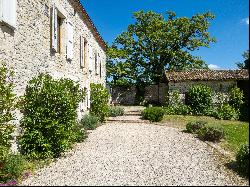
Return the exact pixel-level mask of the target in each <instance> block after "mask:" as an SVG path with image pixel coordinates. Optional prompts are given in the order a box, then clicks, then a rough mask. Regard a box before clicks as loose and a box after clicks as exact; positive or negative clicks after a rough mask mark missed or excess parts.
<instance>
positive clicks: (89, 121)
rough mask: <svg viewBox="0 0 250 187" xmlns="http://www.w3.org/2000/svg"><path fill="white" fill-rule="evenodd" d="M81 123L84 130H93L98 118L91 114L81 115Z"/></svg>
mask: <svg viewBox="0 0 250 187" xmlns="http://www.w3.org/2000/svg"><path fill="white" fill-rule="evenodd" d="M81 125H82V126H83V127H84V128H85V129H86V130H94V129H96V128H97V125H98V118H97V117H96V116H94V115H91V114H86V115H85V116H83V118H82V119H81Z"/></svg>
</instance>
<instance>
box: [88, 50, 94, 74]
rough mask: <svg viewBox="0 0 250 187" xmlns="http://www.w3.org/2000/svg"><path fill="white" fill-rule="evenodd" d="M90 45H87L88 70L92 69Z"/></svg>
mask: <svg viewBox="0 0 250 187" xmlns="http://www.w3.org/2000/svg"><path fill="white" fill-rule="evenodd" d="M92 52H93V51H92V47H91V45H88V53H89V55H88V62H89V71H91V72H92V71H93V64H92Z"/></svg>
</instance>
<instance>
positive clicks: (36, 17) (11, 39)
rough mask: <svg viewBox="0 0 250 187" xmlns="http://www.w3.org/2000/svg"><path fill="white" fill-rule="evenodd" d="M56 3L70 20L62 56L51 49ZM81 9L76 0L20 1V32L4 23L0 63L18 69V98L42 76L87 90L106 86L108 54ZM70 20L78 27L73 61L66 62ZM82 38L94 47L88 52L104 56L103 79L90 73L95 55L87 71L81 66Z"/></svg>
mask: <svg viewBox="0 0 250 187" xmlns="http://www.w3.org/2000/svg"><path fill="white" fill-rule="evenodd" d="M54 3H56V5H57V6H59V7H60V10H62V12H64V14H65V15H64V16H65V17H66V18H65V19H63V22H62V32H61V33H62V34H61V35H62V37H61V42H62V43H61V52H60V53H55V52H52V50H51V11H52V6H53V4H54ZM78 9H79V8H78ZM78 9H76V6H74V1H73V0H72V1H71V0H36V1H30V0H17V27H16V29H12V28H11V27H9V26H8V25H7V24H5V23H4V22H0V41H1V42H0V60H1V61H3V62H6V63H7V65H8V67H9V68H11V69H12V70H14V72H15V77H14V83H15V90H14V91H15V93H16V94H17V95H18V96H20V95H23V94H24V92H25V87H26V85H27V82H28V81H29V80H30V79H31V78H32V77H34V76H37V75H38V74H39V73H49V74H50V75H52V76H53V77H55V78H61V77H64V78H70V79H72V80H74V81H78V82H79V83H80V84H81V86H82V87H86V88H87V89H89V88H90V86H89V85H90V83H91V82H94V83H101V84H103V85H105V76H106V63H105V62H106V55H105V51H104V50H103V49H102V47H101V46H100V45H99V43H98V42H97V40H96V39H95V37H94V34H93V30H92V29H91V28H89V27H88V26H87V24H86V20H85V18H84V17H83V16H82V12H81V11H79V10H78ZM77 10H78V11H77ZM68 20H70V21H71V22H72V23H73V25H74V43H73V46H74V47H73V48H74V57H73V60H72V61H68V60H67V59H66V46H67V21H68ZM80 36H82V37H84V38H85V39H86V40H87V41H88V43H89V44H90V46H91V47H90V48H89V49H88V50H97V52H98V53H99V54H100V63H101V66H102V68H101V69H102V73H101V76H100V75H97V74H96V73H95V71H93V72H92V73H90V71H89V63H92V64H93V67H94V63H95V62H94V55H90V56H88V59H87V62H89V63H86V66H85V67H84V68H81V67H80ZM92 54H93V53H92ZM86 103H87V102H86ZM86 109H87V106H86V104H84V111H86Z"/></svg>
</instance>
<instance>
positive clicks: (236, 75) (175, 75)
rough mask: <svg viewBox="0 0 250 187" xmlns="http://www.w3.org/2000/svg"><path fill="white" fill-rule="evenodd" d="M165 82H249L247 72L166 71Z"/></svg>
mask: <svg viewBox="0 0 250 187" xmlns="http://www.w3.org/2000/svg"><path fill="white" fill-rule="evenodd" d="M165 74H166V78H167V81H173V82H181V81H188V80H190V81H191V80H192V81H199V80H201V81H208V80H249V73H248V70H204V69H203V70H189V71H166V72H165Z"/></svg>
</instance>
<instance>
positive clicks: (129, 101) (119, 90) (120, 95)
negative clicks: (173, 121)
mask: <svg viewBox="0 0 250 187" xmlns="http://www.w3.org/2000/svg"><path fill="white" fill-rule="evenodd" d="M166 88H167V86H166V84H165V83H161V84H160V85H159V86H158V85H149V86H146V87H145V94H144V102H146V103H161V104H164V102H165V95H166V93H167V89H166ZM136 92H137V89H136V87H135V86H132V87H129V88H124V87H114V88H112V89H111V95H112V103H114V104H121V105H135V104H136Z"/></svg>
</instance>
